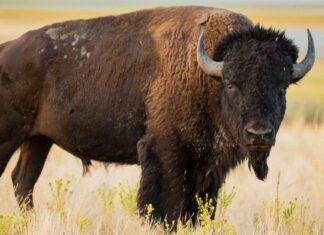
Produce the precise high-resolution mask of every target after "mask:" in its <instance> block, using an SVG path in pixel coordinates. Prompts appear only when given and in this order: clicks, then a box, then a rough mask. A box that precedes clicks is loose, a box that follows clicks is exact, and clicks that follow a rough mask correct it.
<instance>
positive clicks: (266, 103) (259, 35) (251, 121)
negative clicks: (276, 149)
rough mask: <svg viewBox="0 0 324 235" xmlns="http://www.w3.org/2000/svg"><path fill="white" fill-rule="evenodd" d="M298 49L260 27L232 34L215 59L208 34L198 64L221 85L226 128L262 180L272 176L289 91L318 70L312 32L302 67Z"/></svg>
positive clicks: (200, 47) (200, 44)
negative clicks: (271, 161) (272, 157)
mask: <svg viewBox="0 0 324 235" xmlns="http://www.w3.org/2000/svg"><path fill="white" fill-rule="evenodd" d="M297 57H298V49H297V47H296V46H295V45H294V44H293V43H292V41H291V40H289V39H287V38H286V37H285V35H284V32H279V31H275V30H273V29H264V28H263V27H261V26H259V25H257V26H255V27H252V28H250V29H248V30H243V31H236V32H231V33H229V34H228V35H226V36H225V37H224V38H223V39H221V41H220V42H219V43H217V44H216V46H215V49H214V56H213V59H210V58H209V57H208V55H207V53H206V51H205V49H204V34H203V33H202V34H201V36H200V39H199V42H198V47H197V60H198V64H199V66H200V67H201V68H202V70H203V71H204V72H205V73H207V74H208V75H210V76H211V77H212V78H214V79H216V80H218V81H219V82H221V91H220V96H221V98H220V102H221V108H222V114H221V115H222V118H221V119H222V125H223V127H224V128H225V130H227V132H228V134H230V135H231V136H232V138H233V139H234V140H235V142H236V143H237V144H239V145H240V146H241V147H242V149H244V152H246V153H247V155H248V157H249V167H250V166H252V168H253V170H254V172H255V174H256V176H257V177H258V178H259V179H262V180H263V179H265V177H266V176H267V172H268V166H267V157H268V155H269V153H270V149H271V147H272V146H273V145H274V143H275V137H276V133H277V131H278V129H279V126H280V123H281V121H282V119H283V116H284V113H285V109H286V90H287V88H288V87H289V85H290V84H293V83H296V82H298V81H299V80H300V79H301V78H302V77H303V76H304V75H305V74H306V73H307V72H308V71H309V70H310V69H311V68H312V66H313V64H314V60H315V50H314V44H313V39H312V36H311V33H310V32H309V30H308V51H307V55H306V57H305V59H304V60H303V61H302V62H300V63H296V60H297Z"/></svg>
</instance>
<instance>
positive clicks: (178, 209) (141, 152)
mask: <svg viewBox="0 0 324 235" xmlns="http://www.w3.org/2000/svg"><path fill="white" fill-rule="evenodd" d="M163 143H164V141H163V140H161V139H156V138H153V136H149V135H147V136H145V137H144V138H143V139H142V140H140V141H139V142H138V146H137V148H138V158H139V163H140V165H141V167H142V178H141V184H140V189H139V197H138V207H139V210H140V213H141V215H144V214H145V213H146V207H147V205H148V204H152V205H153V208H154V210H153V213H152V215H151V216H152V219H153V220H157V221H165V220H166V222H167V223H168V224H169V225H173V228H174V227H175V226H176V223H177V220H178V219H179V218H180V219H181V220H183V221H184V220H186V219H188V218H189V217H190V215H189V214H188V211H187V209H188V205H189V202H190V197H189V194H188V192H186V189H187V188H188V187H187V186H186V180H185V177H184V174H185V171H186V168H185V164H184V162H183V161H181V157H180V155H181V154H179V152H178V151H175V150H174V149H172V146H175V145H173V144H172V143H171V144H170V145H168V144H167V143H169V142H168V141H167V142H166V145H164V146H163V145H161V144H163Z"/></svg>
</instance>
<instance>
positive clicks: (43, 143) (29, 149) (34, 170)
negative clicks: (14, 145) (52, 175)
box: [11, 136, 52, 210]
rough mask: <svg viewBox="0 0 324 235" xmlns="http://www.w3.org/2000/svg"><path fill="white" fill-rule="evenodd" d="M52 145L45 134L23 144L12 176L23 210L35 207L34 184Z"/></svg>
mask: <svg viewBox="0 0 324 235" xmlns="http://www.w3.org/2000/svg"><path fill="white" fill-rule="evenodd" d="M51 146H52V142H51V140H49V139H48V138H47V137H44V136H37V137H33V138H31V139H29V140H26V141H25V142H24V143H23V145H22V146H21V149H20V156H19V160H18V163H17V165H16V167H15V169H14V170H13V172H12V174H11V177H12V181H13V185H14V187H15V196H16V199H17V201H18V203H19V205H20V207H21V208H22V209H23V210H30V209H32V208H33V195H32V193H33V189H34V185H35V183H36V181H37V179H38V177H39V175H40V173H41V171H42V169H43V166H44V163H45V160H46V157H47V154H48V152H49V150H50V148H51Z"/></svg>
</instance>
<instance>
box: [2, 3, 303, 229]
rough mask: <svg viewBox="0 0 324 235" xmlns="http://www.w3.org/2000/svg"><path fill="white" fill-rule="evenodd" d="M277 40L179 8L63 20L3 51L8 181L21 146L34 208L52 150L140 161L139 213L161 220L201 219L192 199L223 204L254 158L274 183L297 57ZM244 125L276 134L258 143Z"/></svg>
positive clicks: (209, 12)
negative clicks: (238, 172)
mask: <svg viewBox="0 0 324 235" xmlns="http://www.w3.org/2000/svg"><path fill="white" fill-rule="evenodd" d="M233 30H234V31H237V32H236V33H233V34H229V35H230V36H227V37H225V39H223V40H222V41H221V43H220V44H218V42H219V41H220V39H221V38H223V37H224V35H226V34H227V33H228V32H231V31H233ZM202 31H204V32H205V35H206V40H205V41H206V49H207V51H208V53H209V54H210V55H211V54H212V48H213V47H214V45H215V44H216V45H218V47H216V49H215V53H216V55H214V58H215V59H220V60H224V62H225V66H224V69H223V75H224V76H223V78H215V79H214V80H213V79H211V78H210V77H208V76H207V75H205V74H204V73H203V72H202V70H201V69H200V68H199V66H198V64H197V60H196V45H197V40H198V36H199V34H200V33H201V32H202ZM258 35H261V37H260V38H258ZM272 36H278V37H279V36H280V35H279V33H278V32H272V31H271V30H265V29H262V28H260V27H259V28H258V27H256V28H253V27H252V24H251V22H250V21H249V20H248V19H247V18H245V17H244V16H242V15H240V14H236V13H232V12H229V11H226V10H220V9H214V8H207V7H170V8H157V9H152V10H144V11H138V12H133V13H129V14H125V15H120V16H109V17H102V18H97V19H91V20H78V21H69V22H64V23H59V24H54V25H50V26H46V27H44V28H41V29H39V30H35V31H31V32H28V33H26V34H25V35H23V36H22V37H20V38H19V39H17V40H15V41H12V42H8V43H6V44H3V45H1V47H0V66H1V67H0V76H1V78H0V82H1V86H0V98H1V103H0V111H1V113H2V115H1V116H0V140H1V143H0V156H1V157H0V175H1V174H2V173H3V171H4V170H5V167H6V165H7V162H8V161H9V159H10V157H11V155H12V154H13V152H14V151H15V150H16V149H17V148H18V147H19V146H21V155H20V159H19V161H18V164H17V166H16V168H15V170H14V172H13V173H12V179H13V182H14V185H15V187H16V197H17V199H18V201H19V203H21V202H22V201H25V202H26V203H27V208H31V207H32V206H33V202H32V191H33V188H34V184H35V182H36V181H37V179H38V177H39V175H40V173H41V170H42V168H43V165H44V162H45V160H46V156H47V154H48V151H49V149H50V147H51V145H52V143H55V144H57V145H59V146H60V147H62V148H64V149H65V150H67V151H68V152H70V153H72V154H74V155H75V156H78V157H79V158H81V159H82V161H83V163H84V164H85V165H88V164H90V160H98V161H103V162H115V163H137V162H138V161H139V163H140V164H141V167H142V179H141V186H140V192H139V198H138V206H139V209H140V212H141V214H143V213H145V208H146V205H147V204H148V203H152V204H153V207H154V211H153V215H152V217H153V218H155V219H164V218H166V219H167V221H168V222H170V223H171V222H172V221H175V220H177V218H179V217H180V218H181V219H183V220H185V219H188V218H189V217H192V218H193V219H195V218H196V214H197V203H196V200H195V195H196V194H198V195H199V196H201V197H205V194H209V196H210V197H216V195H217V191H218V189H219V187H220V186H221V184H222V183H223V182H224V179H225V176H226V174H227V173H228V171H229V170H230V169H233V168H234V167H235V166H236V165H237V164H239V163H241V162H242V161H243V160H244V159H246V158H247V157H249V156H250V157H249V165H251V166H252V168H253V169H254V171H255V173H256V175H257V177H258V178H259V179H264V178H265V177H266V174H267V171H268V167H267V164H266V158H267V157H268V155H269V152H270V149H271V146H272V145H273V144H274V138H275V133H276V132H277V130H278V128H279V126H280V123H281V120H282V118H283V115H284V111H285V90H286V88H287V87H288V85H289V83H291V82H292V81H290V79H291V68H292V64H293V63H294V62H295V61H294V60H295V59H296V55H297V50H295V49H294V48H295V47H294V46H293V45H292V44H291V42H290V41H288V40H284V39H283V40H281V39H280V40H279V41H276V40H272ZM275 38H276V37H275ZM217 52H219V54H218V53H217ZM217 56H218V57H219V58H217ZM282 66H284V67H282ZM282 68H284V69H282ZM286 68H287V69H286ZM276 79H277V80H276ZM215 80H217V81H215ZM230 83H232V84H230ZM232 88H233V89H232ZM247 125H250V126H252V127H260V126H261V127H267V125H268V126H269V125H271V128H272V129H271V130H273V131H272V133H271V135H270V136H265V137H264V139H266V142H262V141H263V140H262V141H261V142H259V141H257V142H258V143H256V142H255V141H254V140H253V141H252V139H254V138H251V136H249V135H250V134H251V133H246V132H244V130H245V129H246V126H247ZM262 138H263V137H262ZM247 141H250V142H251V143H247ZM265 144H267V146H268V147H267V149H264V145H265ZM136 146H137V148H136ZM260 146H261V147H262V149H260ZM255 148H256V149H255ZM215 206H216V205H215Z"/></svg>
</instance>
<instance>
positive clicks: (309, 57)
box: [293, 29, 315, 79]
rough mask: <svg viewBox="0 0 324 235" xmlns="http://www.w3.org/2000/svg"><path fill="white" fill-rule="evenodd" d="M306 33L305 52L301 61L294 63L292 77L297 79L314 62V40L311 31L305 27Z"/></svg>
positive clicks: (309, 68)
mask: <svg viewBox="0 0 324 235" xmlns="http://www.w3.org/2000/svg"><path fill="white" fill-rule="evenodd" d="M307 34H308V48H307V54H306V56H305V58H304V59H303V61H302V62H300V63H298V64H294V67H293V68H294V70H293V78H294V79H298V78H302V77H303V76H304V75H305V74H306V73H307V72H308V71H309V70H311V68H312V67H313V64H314V62H315V48H314V41H313V37H312V34H311V32H310V31H309V29H307Z"/></svg>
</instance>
